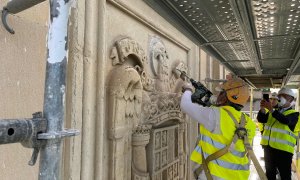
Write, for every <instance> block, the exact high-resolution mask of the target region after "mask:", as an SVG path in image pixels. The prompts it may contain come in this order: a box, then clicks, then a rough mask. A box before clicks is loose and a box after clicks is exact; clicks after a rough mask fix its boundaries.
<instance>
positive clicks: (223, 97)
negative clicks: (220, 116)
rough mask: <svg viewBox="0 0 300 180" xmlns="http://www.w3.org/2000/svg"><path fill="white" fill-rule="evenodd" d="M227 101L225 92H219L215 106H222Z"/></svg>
mask: <svg viewBox="0 0 300 180" xmlns="http://www.w3.org/2000/svg"><path fill="white" fill-rule="evenodd" d="M226 101H227V97H226V91H224V90H223V91H221V92H220V93H219V95H218V97H217V103H216V104H217V105H219V106H221V105H224V103H226Z"/></svg>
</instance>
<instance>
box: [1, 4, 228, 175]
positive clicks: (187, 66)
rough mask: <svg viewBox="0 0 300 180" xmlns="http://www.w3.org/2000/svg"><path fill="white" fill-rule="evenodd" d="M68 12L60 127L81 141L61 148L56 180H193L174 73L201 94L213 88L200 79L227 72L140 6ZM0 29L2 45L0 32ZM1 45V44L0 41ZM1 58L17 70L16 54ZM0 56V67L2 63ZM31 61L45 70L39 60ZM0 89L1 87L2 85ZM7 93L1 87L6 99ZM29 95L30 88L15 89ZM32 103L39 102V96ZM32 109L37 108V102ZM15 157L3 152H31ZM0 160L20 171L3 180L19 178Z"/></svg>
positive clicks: (191, 131)
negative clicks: (198, 83) (191, 80)
mask: <svg viewBox="0 0 300 180" xmlns="http://www.w3.org/2000/svg"><path fill="white" fill-rule="evenodd" d="M74 7H75V8H74V9H73V10H72V13H71V18H70V22H71V23H70V26H69V43H70V44H69V60H68V75H67V92H66V107H67V109H66V120H65V127H69V128H75V129H79V130H80V131H81V135H80V136H77V137H73V138H70V139H66V140H65V146H64V154H63V158H64V159H63V169H62V179H70V180H71V179H72V180H77V179H81V180H91V179H97V180H107V179H112V180H113V179H116V180H130V179H133V180H148V179H149V180H150V179H152V180H167V179H192V177H193V176H192V172H191V170H192V163H191V161H190V160H189V154H190V152H191V151H192V150H193V147H194V145H195V141H196V139H197V133H198V132H197V131H198V130H197V123H195V122H193V121H192V120H190V119H189V118H188V117H186V116H185V115H184V114H183V113H182V112H181V111H180V108H179V103H180V96H181V85H182V83H183V82H184V81H183V79H181V78H180V76H179V75H180V74H179V73H178V71H177V70H176V69H180V70H183V71H186V72H187V73H188V74H189V75H190V76H191V77H193V78H194V79H196V80H200V81H201V82H202V83H204V84H205V85H207V87H210V88H213V87H214V86H215V85H213V84H211V83H205V81H204V80H205V78H212V79H220V78H223V77H225V74H226V73H227V72H226V70H225V69H224V68H223V67H220V65H219V64H218V63H212V62H211V61H213V58H212V57H210V56H209V55H207V54H206V53H205V52H204V51H202V50H200V47H199V46H198V45H196V44H194V43H193V42H191V41H190V40H189V39H188V38H187V37H185V36H184V35H183V34H182V33H180V32H179V31H178V30H177V29H176V28H174V27H173V26H172V25H171V24H170V23H169V22H167V21H166V20H165V19H163V18H162V17H161V16H160V15H159V14H157V13H156V12H155V11H154V10H153V9H151V8H150V7H149V6H148V5H147V4H146V3H145V2H144V1H137V0H106V1H105V0H99V1H96V2H95V1H86V2H85V1H76V5H75V6H74ZM27 11H30V10H27ZM44 13H45V11H42V10H41V11H39V14H43V15H44ZM16 19H17V18H13V19H12V21H16ZM0 30H1V34H0V37H1V38H2V39H3V38H4V37H3V34H5V33H6V32H5V31H4V30H3V29H0ZM15 30H16V33H17V34H18V33H21V32H24V33H25V32H26V31H25V30H21V28H17V27H16V28H15ZM44 30H45V32H44V33H45V34H46V28H45V29H44ZM5 36H11V35H9V34H7V33H6V34H5ZM43 40H45V39H43ZM24 41H25V40H24V39H22V38H21V37H19V39H18V42H20V43H22V45H25V44H26V43H27V42H26V41H25V42H24ZM32 41H34V40H32ZM41 44H42V43H41ZM44 44H46V43H44ZM0 46H1V47H2V46H4V44H3V42H2V41H1V42H0ZM8 48H10V49H13V48H14V46H13V45H11V46H10V47H8ZM19 48H20V47H18V49H19ZM35 48H36V50H37V51H38V50H41V49H39V47H35ZM10 56H12V58H13V57H15V58H16V60H15V61H13V62H11V63H8V64H4V65H5V66H4V67H1V68H3V69H5V68H6V69H7V68H12V67H11V66H12V65H13V64H17V58H19V57H18V55H17V54H15V55H10ZM10 56H9V55H7V54H5V57H10ZM32 56H33V55H32ZM2 57H3V56H1V57H0V58H1V61H5V59H4V58H2ZM33 58H34V60H36V61H37V60H39V61H41V62H40V63H39V65H41V66H44V63H42V61H44V60H45V57H43V56H39V57H36V56H33ZM40 59H42V60H40ZM27 68H29V67H27ZM25 70H28V69H24V71H25ZM39 74H41V75H42V76H34V77H31V76H28V78H30V79H29V80H28V81H37V80H38V82H40V81H42V82H43V80H44V69H41V70H40V71H39ZM213 74H214V76H213ZM13 76H15V75H13ZM7 78H8V77H7ZM23 81H24V83H25V82H27V81H25V80H23ZM0 82H1V84H0V85H1V86H2V85H3V86H7V85H8V84H9V83H10V81H4V82H3V81H0ZM21 83H22V82H21ZM38 85H39V88H42V87H43V85H41V84H38ZM12 89H14V87H9V88H8V89H5V92H7V91H10V90H12ZM0 90H1V92H4V89H0ZM31 90H32V86H31V87H26V88H25V89H20V91H31ZM38 95H39V96H40V99H39V100H42V98H43V91H39V92H38ZM10 96H11V97H10ZM14 96H15V94H11V95H8V97H7V102H8V103H9V104H10V105H12V106H13V105H14V103H18V102H9V99H10V98H13V97H14ZM17 97H19V98H23V97H21V96H17ZM24 100H28V99H24ZM29 102H31V101H29ZM38 102H39V105H38V107H39V108H38V110H41V109H42V101H41V102H40V101H38ZM0 105H1V107H2V106H4V103H3V102H0ZM29 107H30V106H29ZM33 110H35V108H33V107H32V108H28V109H25V110H24V112H22V113H20V114H18V116H19V117H23V116H27V117H28V114H29V115H30V113H32V111H33ZM0 112H1V113H0V119H1V118H13V117H10V116H11V115H13V114H14V113H17V112H18V109H14V110H11V113H10V114H6V113H7V112H3V111H1V110H0ZM9 146H11V145H9ZM3 147H8V146H2V147H1V149H0V152H1V154H3V153H2V152H4V153H5V152H8V148H7V149H6V150H3V149H2V148H3ZM4 149H5V148H4ZM15 151H16V152H11V153H10V154H11V157H13V156H14V155H13V154H14V153H19V154H21V155H22V156H23V157H24V159H27V158H28V159H29V158H30V152H29V153H25V152H21V153H20V152H19V151H18V150H15ZM7 160H9V161H10V162H6V161H7ZM0 162H1V163H2V164H18V165H20V164H21V165H22V166H21V165H20V166H18V167H13V166H9V168H6V167H4V166H2V167H0V172H2V171H3V172H4V171H5V178H7V179H12V180H14V179H22V177H24V176H23V175H22V174H26V173H27V171H28V170H27V164H26V163H24V162H22V163H21V162H19V161H18V159H15V160H14V159H13V158H9V159H4V157H2V156H0ZM22 167H26V168H25V169H26V170H23V168H22ZM25 171H26V173H25ZM10 172H20V173H19V174H13V173H10ZM0 174H2V173H0ZM37 174H38V168H36V167H34V168H33V170H32V171H31V173H30V174H29V175H28V176H26V177H28V179H37Z"/></svg>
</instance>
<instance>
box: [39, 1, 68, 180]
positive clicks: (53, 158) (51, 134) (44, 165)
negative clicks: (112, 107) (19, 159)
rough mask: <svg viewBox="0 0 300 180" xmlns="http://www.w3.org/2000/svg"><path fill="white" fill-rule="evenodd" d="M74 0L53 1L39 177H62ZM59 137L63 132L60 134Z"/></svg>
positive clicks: (51, 3)
mask: <svg viewBox="0 0 300 180" xmlns="http://www.w3.org/2000/svg"><path fill="white" fill-rule="evenodd" d="M70 7H71V0H70V1H69V0H50V25H49V31H48V39H47V50H48V51H47V52H48V56H47V67H46V81H45V95H44V117H45V118H46V119H47V122H48V127H47V131H46V134H48V135H46V136H44V138H45V139H47V140H48V141H47V143H46V145H45V146H43V147H42V148H41V154H40V172H39V179H40V180H53V179H60V169H61V156H62V139H61V138H60V137H56V135H57V134H61V133H60V132H62V128H63V120H64V111H65V90H66V65H67V57H68V56H67V53H68V46H67V44H68V42H67V41H68V19H69V12H70ZM59 136H60V135H59Z"/></svg>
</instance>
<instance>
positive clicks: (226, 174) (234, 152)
mask: <svg viewBox="0 0 300 180" xmlns="http://www.w3.org/2000/svg"><path fill="white" fill-rule="evenodd" d="M215 108H219V110H220V130H221V133H220V134H214V133H212V132H210V131H209V130H207V129H206V128H205V127H204V126H203V125H200V136H201V137H200V140H199V142H198V145H197V146H196V148H195V149H194V151H193V152H192V154H191V157H190V159H191V160H192V161H194V162H196V163H198V164H202V156H201V153H203V155H204V158H207V157H208V156H209V155H210V154H213V153H215V152H216V151H218V150H220V149H222V148H224V147H225V146H226V145H228V144H230V143H231V142H232V139H233V136H234V133H235V130H236V127H235V123H234V122H233V120H232V119H231V117H230V116H229V115H228V113H227V112H226V111H225V110H224V109H227V110H228V111H230V112H231V113H232V114H233V116H234V117H235V118H236V119H237V120H238V122H240V118H241V115H242V113H241V112H240V111H237V110H235V109H234V108H233V107H231V106H223V107H215ZM223 108H224V109H223ZM245 118H246V119H245V120H246V125H245V128H246V129H247V132H248V137H249V141H250V143H251V144H252V140H253V137H254V135H255V123H254V122H253V121H252V119H250V117H248V116H245ZM245 152H246V149H245V147H244V144H243V141H242V140H241V139H239V140H237V142H236V144H234V145H232V148H230V152H228V153H226V154H225V155H223V156H221V157H220V158H218V159H216V160H212V161H210V162H209V163H208V168H209V170H210V173H211V174H212V175H213V176H216V177H219V178H222V179H230V180H231V179H239V180H244V179H245V180H246V179H248V177H249V174H250V171H249V159H248V157H247V156H246V153H245Z"/></svg>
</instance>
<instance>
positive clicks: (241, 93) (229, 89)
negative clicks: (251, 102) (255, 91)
mask: <svg viewBox="0 0 300 180" xmlns="http://www.w3.org/2000/svg"><path fill="white" fill-rule="evenodd" d="M221 88H222V89H223V90H224V91H226V96H227V98H228V100H229V101H230V102H232V103H234V104H239V105H242V106H244V105H245V104H246V102H247V101H248V98H249V96H250V93H249V88H248V85H247V84H246V82H245V81H243V80H242V79H240V78H233V79H229V80H228V81H226V82H225V83H224V84H223V85H221Z"/></svg>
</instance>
